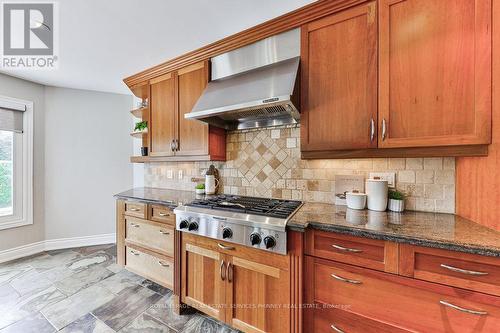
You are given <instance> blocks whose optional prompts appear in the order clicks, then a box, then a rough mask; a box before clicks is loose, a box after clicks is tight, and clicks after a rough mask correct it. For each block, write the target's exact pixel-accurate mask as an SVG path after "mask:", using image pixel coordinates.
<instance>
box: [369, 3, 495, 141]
mask: <svg viewBox="0 0 500 333" xmlns="http://www.w3.org/2000/svg"><path fill="white" fill-rule="evenodd" d="M379 4H380V8H379V15H380V18H379V22H380V30H379V33H380V67H379V71H380V76H379V79H380V82H379V93H380V96H379V103H380V104H379V126H380V130H379V146H381V147H384V148H389V147H419V146H448V145H468V144H488V143H490V142H491V89H492V81H491V25H492V14H491V13H492V5H491V0H456V1H428V0H403V1H402V0H381V1H380V3H379ZM384 127H385V130H384Z"/></svg>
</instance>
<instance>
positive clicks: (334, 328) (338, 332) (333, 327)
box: [330, 325, 345, 333]
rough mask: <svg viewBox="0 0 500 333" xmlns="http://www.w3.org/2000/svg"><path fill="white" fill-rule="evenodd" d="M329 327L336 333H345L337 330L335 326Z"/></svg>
mask: <svg viewBox="0 0 500 333" xmlns="http://www.w3.org/2000/svg"><path fill="white" fill-rule="evenodd" d="M330 327H331V328H332V330H334V331H335V332H337V333H345V332H344V331H342V330H341V329H340V328H338V327H337V326H335V325H330Z"/></svg>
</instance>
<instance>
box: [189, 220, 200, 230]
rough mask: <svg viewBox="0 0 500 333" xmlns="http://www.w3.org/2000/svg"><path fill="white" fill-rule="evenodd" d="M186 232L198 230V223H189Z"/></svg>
mask: <svg viewBox="0 0 500 333" xmlns="http://www.w3.org/2000/svg"><path fill="white" fill-rule="evenodd" d="M188 230H189V231H196V230H198V223H197V222H191V223H189V227H188Z"/></svg>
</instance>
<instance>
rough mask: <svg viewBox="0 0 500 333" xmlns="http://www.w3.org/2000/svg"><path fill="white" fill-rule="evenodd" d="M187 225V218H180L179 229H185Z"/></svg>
mask: <svg viewBox="0 0 500 333" xmlns="http://www.w3.org/2000/svg"><path fill="white" fill-rule="evenodd" d="M188 225H189V222H188V220H182V221H181V223H179V229H187V227H188Z"/></svg>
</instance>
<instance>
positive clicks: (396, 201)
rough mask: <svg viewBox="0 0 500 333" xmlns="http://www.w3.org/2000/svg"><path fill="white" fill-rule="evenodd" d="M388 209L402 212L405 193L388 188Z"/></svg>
mask: <svg viewBox="0 0 500 333" xmlns="http://www.w3.org/2000/svg"><path fill="white" fill-rule="evenodd" d="M388 206H389V210H390V211H393V212H402V211H404V210H405V195H404V193H403V192H401V191H398V190H396V189H391V190H389V205H388Z"/></svg>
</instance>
